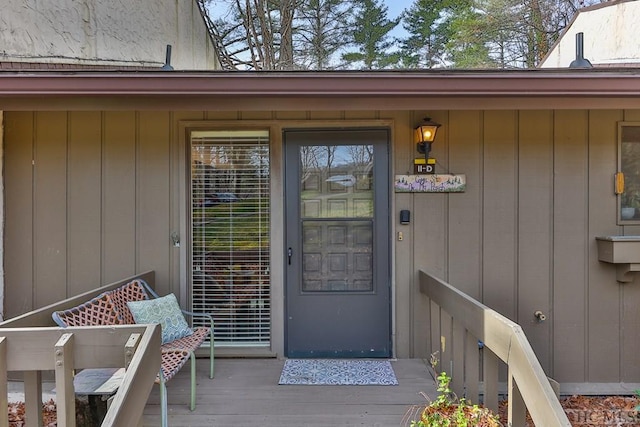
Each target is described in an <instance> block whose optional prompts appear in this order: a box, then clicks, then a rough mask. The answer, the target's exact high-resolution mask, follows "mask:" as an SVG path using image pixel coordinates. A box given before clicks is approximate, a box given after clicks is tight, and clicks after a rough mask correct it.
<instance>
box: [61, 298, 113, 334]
mask: <svg viewBox="0 0 640 427" xmlns="http://www.w3.org/2000/svg"><path fill="white" fill-rule="evenodd" d="M52 317H53V320H54V321H55V322H56V324H57V325H58V326H60V327H63V328H66V327H67V326H100V325H120V324H122V321H121V320H120V318H119V317H118V313H117V312H116V310H115V308H114V306H113V303H112V302H111V298H109V295H108V294H107V293H106V292H105V293H103V294H100V295H98V296H97V297H95V298H92V299H91V300H89V301H87V302H85V303H84V304H80V305H78V306H76V307H73V308H70V309H68V310H64V311H55V312H53V314H52Z"/></svg>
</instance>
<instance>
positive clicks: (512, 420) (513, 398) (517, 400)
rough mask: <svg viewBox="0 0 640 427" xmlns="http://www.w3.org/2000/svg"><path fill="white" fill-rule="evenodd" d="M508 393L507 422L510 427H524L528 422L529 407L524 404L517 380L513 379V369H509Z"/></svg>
mask: <svg viewBox="0 0 640 427" xmlns="http://www.w3.org/2000/svg"><path fill="white" fill-rule="evenodd" d="M508 393H509V403H508V405H509V407H508V410H507V417H508V419H507V422H508V424H509V426H510V427H524V426H525V425H526V422H527V406H526V404H525V403H524V399H523V398H522V394H520V390H519V389H518V384H517V383H516V380H515V378H513V373H512V372H511V369H509V383H508Z"/></svg>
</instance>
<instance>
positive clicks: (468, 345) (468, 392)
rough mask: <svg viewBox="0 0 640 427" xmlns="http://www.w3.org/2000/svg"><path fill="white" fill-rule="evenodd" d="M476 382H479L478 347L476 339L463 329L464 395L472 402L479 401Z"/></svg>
mask: <svg viewBox="0 0 640 427" xmlns="http://www.w3.org/2000/svg"><path fill="white" fill-rule="evenodd" d="M478 384H480V349H479V348H478V339H477V338H476V337H474V336H473V335H472V334H471V333H470V332H469V331H467V330H465V347H464V387H465V397H466V398H467V399H468V400H470V401H471V402H472V403H480V399H479V392H478Z"/></svg>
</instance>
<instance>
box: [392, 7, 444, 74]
mask: <svg viewBox="0 0 640 427" xmlns="http://www.w3.org/2000/svg"><path fill="white" fill-rule="evenodd" d="M447 4H448V0H416V1H415V3H413V5H411V7H410V8H409V9H406V10H405V11H404V13H403V14H402V21H403V22H402V27H403V28H404V29H405V30H406V31H407V33H408V36H407V37H405V38H400V39H398V42H399V43H400V60H401V62H402V65H403V66H404V67H406V68H434V67H438V66H443V65H444V52H445V44H446V42H447V39H448V38H449V34H448V31H447V30H448V26H447V25H445V23H443V18H441V15H442V14H443V13H442V12H443V11H444V10H445V8H446V6H447Z"/></svg>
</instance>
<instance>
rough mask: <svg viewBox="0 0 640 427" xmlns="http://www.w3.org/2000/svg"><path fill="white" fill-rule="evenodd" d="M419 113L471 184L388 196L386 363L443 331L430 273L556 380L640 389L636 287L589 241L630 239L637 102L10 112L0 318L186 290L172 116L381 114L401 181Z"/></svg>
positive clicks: (449, 166)
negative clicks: (111, 285)
mask: <svg viewBox="0 0 640 427" xmlns="http://www.w3.org/2000/svg"><path fill="white" fill-rule="evenodd" d="M426 115H429V116H430V117H431V118H432V119H434V120H436V121H438V122H440V123H442V124H443V126H442V127H441V128H440V131H439V133H438V137H437V140H436V142H435V143H434V144H433V152H432V156H433V157H435V158H436V159H437V160H438V166H437V171H438V172H451V173H464V174H465V175H466V177H467V188H466V191H465V192H464V193H450V194H418V193H411V194H409V193H395V194H394V195H393V211H392V212H391V213H390V215H391V222H392V224H393V226H394V230H393V231H394V233H393V235H392V241H391V242H390V244H391V245H392V247H393V248H394V251H393V261H394V266H393V268H394V270H393V271H394V275H393V278H392V281H393V284H394V289H393V294H394V298H395V301H394V333H395V335H394V340H395V355H396V356H397V357H400V358H406V357H426V356H428V354H426V352H427V350H426V349H427V348H428V347H427V345H426V342H427V340H440V336H439V333H438V331H439V329H440V328H446V327H449V326H448V325H447V322H442V323H440V322H439V320H440V319H438V318H437V317H436V316H434V315H433V313H432V312H431V311H430V309H429V307H428V306H427V305H426V304H427V303H426V301H425V299H424V296H422V295H421V294H420V293H419V291H418V283H417V277H418V276H417V271H418V270H420V269H425V270H428V271H430V272H433V273H434V274H436V275H437V276H440V277H442V278H443V279H445V280H447V281H449V282H450V283H451V284H453V285H454V286H456V287H458V288H460V289H462V290H463V291H464V292H467V293H468V294H470V295H471V296H473V297H475V298H479V299H481V300H482V301H483V302H485V303H486V304H487V305H489V306H491V307H492V308H495V309H496V310H498V311H500V312H501V313H503V314H504V315H506V316H508V317H510V318H512V319H513V320H515V321H517V322H519V323H520V324H521V325H522V326H523V328H524V330H525V332H526V333H527V336H528V337H529V339H530V341H531V342H532V345H533V347H534V350H535V351H536V354H537V355H538V357H539V358H540V361H541V363H542V366H543V367H544V369H545V371H546V372H547V374H549V375H550V376H553V377H555V378H556V379H558V380H559V381H561V382H563V383H567V382H569V383H582V382H598V383H617V382H622V381H624V382H630V383H634V382H636V383H637V382H640V365H639V364H638V363H637V355H638V354H640V339H638V335H639V333H640V332H639V331H640V310H638V302H639V301H640V279H636V281H635V282H633V283H628V284H619V283H618V282H616V278H615V268H614V267H613V266H610V265H607V264H603V263H600V262H599V261H598V260H597V252H596V245H595V237H596V236H600V235H612V234H640V228H638V227H637V226H635V227H633V226H624V227H622V226H618V225H616V212H617V211H616V198H615V196H614V194H613V173H614V172H615V171H616V170H617V134H616V132H617V122H618V121H621V120H627V121H640V110H597V111H596V110H471V109H465V110H450V111H444V110H441V111H384V110H371V111H368V110H358V111H356V110H352V111H314V110H304V109H301V110H299V111H294V110H291V111H274V112H272V111H222V112H217V111H180V112H171V111H140V112H136V111H105V112H100V111H92V112H84V111H70V112H45V111H39V112H13V111H7V112H5V115H4V123H5V136H4V156H5V174H6V175H5V187H6V192H5V197H6V243H5V269H6V291H5V294H6V296H5V315H6V317H12V316H16V315H18V314H21V313H24V312H26V311H29V310H31V309H34V308H37V307H41V306H43V305H45V304H48V303H51V302H54V301H57V300H61V299H63V298H66V297H68V296H72V295H75V294H78V293H80V292H83V291H86V290H88V289H91V288H94V287H96V286H98V284H100V283H108V282H110V281H113V280H117V279H119V278H122V277H127V276H130V275H132V274H134V273H136V272H140V271H144V270H149V269H153V270H155V272H156V284H157V287H158V289H159V291H160V292H162V293H166V292H170V291H171V292H176V293H179V292H180V291H181V290H180V289H179V283H180V278H181V276H182V274H183V273H184V272H180V265H181V263H180V250H181V249H180V248H175V247H173V246H172V244H171V239H170V235H171V233H172V232H174V231H176V230H179V229H180V221H181V217H182V216H183V215H185V213H186V207H185V206H181V205H180V203H181V202H180V200H181V199H180V192H181V191H184V188H182V187H181V185H184V183H185V177H182V176H180V174H181V170H182V171H184V168H185V165H180V161H181V159H183V158H184V153H182V152H181V151H180V150H181V148H180V140H181V138H183V136H182V135H180V122H181V121H190V122H193V121H220V120H221V121H224V122H225V123H229V122H230V121H237V126H238V127H239V128H241V127H242V122H243V121H253V122H254V123H255V121H256V120H258V121H265V123H266V126H269V125H272V124H274V123H278V124H279V126H284V127H286V125H287V122H288V121H291V122H298V123H299V121H300V120H312V121H314V122H316V123H317V124H318V126H322V124H323V122H326V123H335V122H336V121H345V122H348V121H366V120H388V121H389V122H390V123H393V132H392V139H393V140H392V160H391V161H392V165H393V174H406V173H411V171H412V169H413V159H414V157H417V156H418V154H417V152H416V150H415V144H414V143H413V141H412V128H413V126H414V125H415V124H417V123H418V122H419V121H420V120H421V119H422V118H423V117H425V116H426ZM280 143H281V140H280V139H279V138H277V137H274V141H273V142H272V144H280ZM274 148H277V149H276V150H275V151H274V152H276V153H279V155H280V154H281V147H274ZM273 165H275V166H274V167H281V165H282V161H281V159H276V160H275V161H274V162H273ZM274 176H275V177H276V178H274V180H272V185H277V186H282V181H281V179H280V178H278V177H281V173H280V172H278V173H276V174H275V175H274ZM390 185H391V183H390ZM277 192H278V189H276V193H277ZM272 202H273V203H282V201H272ZM274 209H278V211H279V212H282V206H276V207H275V208H274ZM401 209H409V210H411V214H412V215H411V223H410V224H409V225H400V224H399V221H398V214H399V211H400V210H401ZM399 232H402V234H403V239H402V240H401V241H400V240H398V233H399ZM182 246H183V249H184V247H185V246H187V245H186V242H184V239H183V242H182ZM281 249H282V248H273V249H272V252H273V260H272V262H273V263H278V262H282V259H281V258H278V257H281V254H282V253H283V251H282V250H281ZM273 286H274V292H273V295H275V297H276V298H277V295H282V292H281V291H282V284H277V283H274V284H273ZM278 286H279V287H278ZM282 306H283V305H282V304H273V307H280V308H281V307H282ZM536 310H542V311H543V312H544V313H545V314H547V320H546V321H545V322H542V323H537V322H536V321H535V319H534V316H533V313H534V311H536ZM277 318H279V319H280V320H279V321H280V322H283V321H284V317H283V314H282V313H279V314H277V315H276V316H274V319H277ZM280 326H282V325H280ZM274 330H281V327H280V328H277V329H274ZM276 341H277V342H281V341H282V338H280V339H279V340H275V341H274V342H276ZM275 351H277V352H281V349H279V348H276V349H275Z"/></svg>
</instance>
